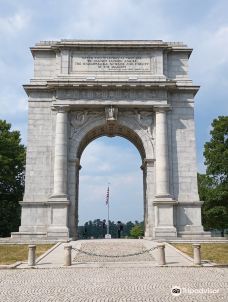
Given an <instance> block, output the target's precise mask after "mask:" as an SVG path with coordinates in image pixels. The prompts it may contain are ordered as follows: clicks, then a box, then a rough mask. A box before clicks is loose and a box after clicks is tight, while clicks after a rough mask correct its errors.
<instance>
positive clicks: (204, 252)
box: [172, 243, 228, 264]
mask: <svg viewBox="0 0 228 302" xmlns="http://www.w3.org/2000/svg"><path fill="white" fill-rule="evenodd" d="M172 245H173V246H175V247H176V248H177V249H179V250H180V251H182V252H184V253H185V254H187V255H188V256H190V257H193V248H192V244H190V243H173V244H172ZM201 258H202V260H210V261H212V262H215V263H218V264H228V243H202V244H201Z"/></svg>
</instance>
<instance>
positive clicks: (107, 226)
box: [107, 202, 109, 234]
mask: <svg viewBox="0 0 228 302" xmlns="http://www.w3.org/2000/svg"><path fill="white" fill-rule="evenodd" d="M107 234H109V202H108V222H107Z"/></svg>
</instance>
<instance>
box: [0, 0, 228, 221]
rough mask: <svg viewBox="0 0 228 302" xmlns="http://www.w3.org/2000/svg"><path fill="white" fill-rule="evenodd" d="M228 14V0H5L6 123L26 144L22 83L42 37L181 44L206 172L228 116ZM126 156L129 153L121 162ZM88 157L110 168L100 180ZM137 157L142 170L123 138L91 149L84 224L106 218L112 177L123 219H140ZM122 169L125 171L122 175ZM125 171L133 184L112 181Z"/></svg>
mask: <svg viewBox="0 0 228 302" xmlns="http://www.w3.org/2000/svg"><path fill="white" fill-rule="evenodd" d="M227 12H228V1H227V0H216V1H215V0H201V1H199V0H65V1H62V0H46V1H41V0H20V1H18V0H0V41H1V47H0V83H1V84H0V85H1V89H0V105H1V107H0V108H1V110H0V118H4V119H6V120H7V121H9V122H10V123H11V124H12V126H13V128H14V129H19V130H20V131H21V133H22V138H23V142H24V143H25V144H26V129H27V97H26V94H25V93H24V91H23V88H22V84H25V83H28V81H29V79H30V78H31V77H32V73H33V62H32V56H31V54H30V52H29V47H30V46H33V45H34V44H35V43H36V42H37V41H39V40H58V39H61V38H74V39H152V40H153V39H155V40H156V39H161V40H164V41H183V42H185V43H186V44H188V45H189V46H190V47H193V48H194V52H193V54H192V56H191V59H190V76H191V78H192V79H193V81H194V83H195V84H199V85H201V89H200V91H199V93H198V94H197V96H196V106H195V118H196V137H197V158H198V170H199V171H204V166H203V145H204V143H205V141H207V140H208V139H209V131H210V124H211V122H212V120H213V119H214V118H216V117H217V116H218V115H227V114H228V105H227V102H228V97H227V96H228V93H227V88H228V77H227V70H228V51H227V47H228V13H227ZM94 150H99V152H98V151H97V153H96V152H95V151H94ZM121 152H122V153H121ZM107 153H109V154H111V156H110V157H109V156H107ZM126 153H127V154H129V156H128V157H127V158H126V159H125V161H122V159H123V158H125V157H124V156H125V154H126ZM121 154H122V155H121ZM95 155H96V158H95ZM115 155H116V156H117V158H116V159H114V156H115ZM118 156H119V157H118ZM86 157H88V158H90V160H91V157H94V158H93V160H94V164H98V165H100V163H102V164H103V165H104V168H103V170H105V165H106V166H107V167H109V168H107V170H106V172H105V171H103V172H102V173H103V174H102V173H101V174H99V175H100V176H99V175H94V173H95V172H96V171H98V170H99V169H94V170H90V169H89V167H88V165H87V164H86V162H87V160H86ZM130 158H132V160H130ZM128 159H129V160H128ZM133 159H134V161H135V162H137V160H138V164H137V167H138V166H139V165H140V160H139V156H138V154H137V151H135V148H134V146H132V145H131V144H130V143H128V142H124V143H123V140H122V139H118V138H116V139H113V140H110V139H108V138H103V139H100V140H96V141H94V142H93V143H91V144H90V145H89V146H88V147H87V149H86V150H85V152H84V154H83V158H82V161H83V164H84V167H85V168H83V170H84V171H83V170H82V172H81V174H82V177H81V180H82V181H81V183H82V186H81V191H80V202H81V204H80V205H81V209H80V213H81V214H80V217H81V219H80V220H81V221H83V220H85V219H87V218H91V219H92V218H96V217H97V215H98V214H99V213H102V215H104V213H103V212H102V211H103V207H102V206H99V205H98V201H100V200H101V198H102V196H103V195H105V193H103V191H102V190H104V189H103V186H104V185H103V183H105V182H106V180H107V178H111V179H112V183H113V184H112V186H113V190H114V196H115V202H116V204H117V203H118V202H119V200H123V199H124V200H125V203H124V206H126V207H127V208H128V210H129V211H130V212H131V213H129V215H128V214H127V213H125V214H123V212H124V210H123V209H122V210H121V211H122V216H121V217H122V218H121V219H122V220H128V219H139V218H140V217H142V200H141V199H140V197H139V196H140V192H141V191H140V190H142V186H141V182H142V179H141V174H140V173H141V172H140V170H139V169H138V170H137V169H136V170H137V171H138V174H136V170H134V169H133V166H132V162H133ZM114 162H115V164H114ZM112 163H113V164H112ZM110 165H111V168H110ZM121 165H124V166H125V167H124V171H123V170H122V169H123V168H122V167H121ZM118 169H119V170H118ZM118 171H119V172H118ZM100 172H101V171H100ZM100 172H99V173H100ZM105 173H106V174H105ZM118 173H119V174H118ZM134 173H135V174H134ZM95 174H96V173H95ZM123 174H124V175H125V178H126V179H128V178H127V176H129V177H130V178H131V180H129V182H128V183H124V182H123V181H122V182H121V181H119V184H118V186H117V185H116V184H114V182H115V181H114V180H115V179H116V180H117V179H120V180H121V177H122V175H123ZM102 175H103V176H104V177H103V178H102ZM114 176H115V177H114ZM133 176H134V177H133ZM86 177H87V178H86ZM98 178H99V179H98ZM130 178H129V179H130ZM133 178H134V180H133ZM96 181H97V183H96ZM91 182H93V188H91V187H90V188H89V190H90V192H89V194H88V187H87V185H88V183H89V184H90V186H91V185H92V184H91ZM98 183H99V185H98ZM116 186H117V187H116ZM98 187H99V189H98ZM96 190H97V191H99V190H100V191H99V192H100V193H99V194H98V192H97V194H98V195H96V196H97V197H96V200H97V204H96V207H95V208H96V212H93V211H91V207H90V206H89V205H91V206H92V205H93V204H92V201H91V200H90V196H95V195H93V193H94V192H95V191H96ZM101 191H102V192H101ZM117 191H118V192H117ZM94 194H95V193H94ZM102 194H103V195H102ZM126 194H128V195H126ZM141 195H142V194H141ZM114 196H113V198H114ZM139 199H140V200H139ZM89 200H90V201H89ZM96 200H94V201H93V202H95V201H96ZM117 200H118V202H117ZM113 202H114V201H113ZM122 202H123V201H122ZM84 205H85V208H83V206H84ZM86 206H87V208H86ZM125 212H126V211H125ZM118 215H119V213H118V209H114V208H113V219H115V220H116V219H118ZM94 216H96V217H94Z"/></svg>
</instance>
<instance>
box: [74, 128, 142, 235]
mask: <svg viewBox="0 0 228 302" xmlns="http://www.w3.org/2000/svg"><path fill="white" fill-rule="evenodd" d="M101 137H103V138H104V137H110V138H113V137H115V138H119V139H120V138H122V139H123V138H124V139H125V140H127V142H128V144H129V143H131V144H129V145H131V146H132V145H133V146H132V147H133V148H134V149H137V151H136V150H135V151H136V153H137V156H138V157H139V158H138V160H137V161H136V163H135V164H136V165H137V162H138V165H137V166H136V167H134V170H136V171H138V172H137V173H138V181H137V182H138V184H137V182H135V184H134V185H132V187H131V189H129V191H132V192H134V190H135V188H137V186H138V187H139V183H140V184H141V187H140V188H139V192H141V193H139V192H135V195H136V196H139V195H141V196H140V197H138V199H139V200H138V205H137V206H138V211H140V212H141V218H140V216H138V217H137V216H136V217H135V220H140V221H141V222H142V221H143V222H144V221H146V220H145V219H146V216H145V215H146V194H145V190H146V187H145V173H144V172H145V171H144V170H143V173H142V171H141V170H140V167H141V168H142V167H143V164H144V160H145V159H146V152H145V148H144V145H143V141H142V139H141V138H140V136H139V135H138V133H137V132H136V131H134V130H133V129H131V128H129V127H126V126H125V125H120V124H118V123H111V124H110V123H107V124H103V125H99V126H96V127H93V129H90V130H89V131H87V133H86V134H85V135H84V136H83V137H81V139H80V142H79V144H78V147H77V151H76V157H77V159H78V162H80V164H81V163H82V162H81V160H82V155H83V154H84V151H85V149H87V148H89V145H90V143H92V142H96V140H97V139H101ZM109 145H110V144H109ZM111 145H112V144H111ZM139 155H140V156H139ZM126 161H127V159H126ZM133 161H135V159H134V160H133ZM80 168H81V166H80V165H79V166H78V168H76V173H75V175H76V180H75V185H76V190H75V198H74V200H75V206H73V205H72V207H74V208H75V210H73V209H72V210H71V220H72V221H73V224H72V223H71V227H70V229H71V233H72V234H73V235H72V237H77V238H78V225H80V224H81V221H82V220H83V219H81V218H80V217H79V216H78V210H79V209H80V205H81V192H82V191H81V189H80V186H79V178H80V182H81V175H83V173H82V171H80V173H79V170H80ZM137 168H138V170H137ZM134 172H135V171H134ZM132 173H133V172H132ZM79 174H80V176H79ZM140 179H141V181H140ZM87 181H88V179H87ZM108 181H110V180H108V179H107V180H106V181H105V183H104V186H103V188H102V194H103V195H102V196H100V199H102V202H105V191H106V190H107V183H108ZM79 192H80V193H79ZM125 193H126V192H125ZM123 196H124V194H123ZM79 197H80V199H79ZM116 198H117V199H118V198H119V197H116ZM126 198H128V199H131V197H130V195H129V196H128V197H126ZM120 199H121V198H120ZM122 199H123V198H122ZM132 199H133V198H132ZM72 201H73V200H72ZM79 201H80V202H79ZM123 204H124V203H123ZM125 205H126V204H125ZM130 207H131V205H130V204H128V205H126V206H125V207H123V208H122V210H121V209H120V211H127V210H128V209H129V208H130ZM127 208H128V209H127ZM116 211H117V210H116ZM135 211H137V210H135ZM73 212H74V215H75V216H74V217H72V214H73ZM103 216H104V215H103ZM120 217H122V216H121V215H120ZM98 218H99V217H98ZM130 218H131V219H132V215H131V217H130ZM116 219H117V216H115V217H114V220H116ZM119 219H122V218H119ZM131 219H129V220H131ZM124 220H128V219H124ZM74 221H75V222H74ZM83 222H84V221H83ZM125 222H127V221H125ZM72 226H73V229H76V236H74V230H72Z"/></svg>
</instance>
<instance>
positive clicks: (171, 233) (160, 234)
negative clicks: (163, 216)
mask: <svg viewBox="0 0 228 302" xmlns="http://www.w3.org/2000/svg"><path fill="white" fill-rule="evenodd" d="M153 237H154V238H155V239H170V238H177V230H176V228H175V227H167V226H166V227H165V226H164V227H155V228H154V230H153Z"/></svg>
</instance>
